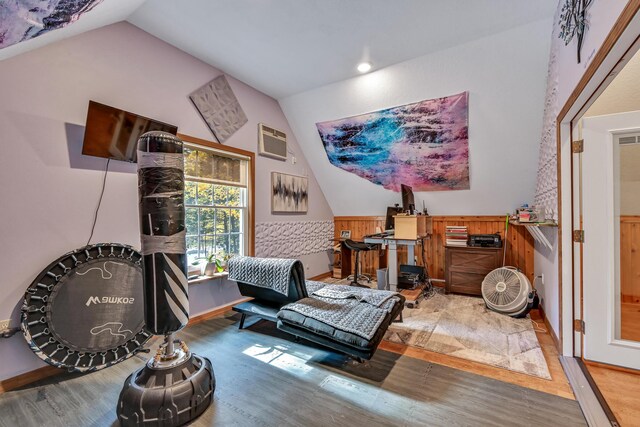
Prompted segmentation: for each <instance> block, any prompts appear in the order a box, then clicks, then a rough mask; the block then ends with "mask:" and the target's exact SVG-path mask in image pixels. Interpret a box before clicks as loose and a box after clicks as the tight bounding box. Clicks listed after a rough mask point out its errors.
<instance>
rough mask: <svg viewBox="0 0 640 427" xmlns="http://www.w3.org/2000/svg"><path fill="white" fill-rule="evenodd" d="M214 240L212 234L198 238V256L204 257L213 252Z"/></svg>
mask: <svg viewBox="0 0 640 427" xmlns="http://www.w3.org/2000/svg"><path fill="white" fill-rule="evenodd" d="M215 242H216V238H215V236H214V235H212V234H204V235H202V236H201V237H200V256H201V257H203V258H204V257H206V256H207V255H209V254H210V253H212V252H213V251H214V248H215Z"/></svg>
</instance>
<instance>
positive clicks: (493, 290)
mask: <svg viewBox="0 0 640 427" xmlns="http://www.w3.org/2000/svg"><path fill="white" fill-rule="evenodd" d="M482 298H484V302H485V304H486V305H487V307H488V308H489V309H490V310H493V311H495V312H497V313H501V314H506V315H509V316H511V317H524V316H526V315H527V313H529V311H531V309H532V308H533V307H534V305H535V302H536V301H535V300H536V299H537V295H536V291H535V289H533V287H532V286H531V282H529V279H527V276H525V275H524V274H522V273H521V272H520V271H519V270H518V269H516V268H514V267H500V268H496V269H495V270H493V271H491V272H490V273H489V274H487V276H486V277H485V278H484V280H483V281H482Z"/></svg>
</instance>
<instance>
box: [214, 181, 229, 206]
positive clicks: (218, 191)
mask: <svg viewBox="0 0 640 427" xmlns="http://www.w3.org/2000/svg"><path fill="white" fill-rule="evenodd" d="M228 189H229V187H227V186H225V185H216V186H215V188H214V190H213V204H214V205H216V206H227V198H228Z"/></svg>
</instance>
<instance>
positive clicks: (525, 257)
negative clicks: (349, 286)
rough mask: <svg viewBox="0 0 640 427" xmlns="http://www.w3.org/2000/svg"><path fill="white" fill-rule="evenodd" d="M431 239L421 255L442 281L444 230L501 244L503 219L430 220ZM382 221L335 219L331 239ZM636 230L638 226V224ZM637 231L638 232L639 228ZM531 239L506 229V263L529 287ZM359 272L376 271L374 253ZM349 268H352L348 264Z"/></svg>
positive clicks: (403, 255) (402, 257) (369, 229)
mask: <svg viewBox="0 0 640 427" xmlns="http://www.w3.org/2000/svg"><path fill="white" fill-rule="evenodd" d="M432 218H433V235H432V236H431V239H429V240H426V245H425V255H426V259H427V268H428V270H429V274H430V275H431V277H432V278H434V279H440V280H444V278H445V274H444V271H445V268H444V267H445V253H444V242H445V238H444V230H445V227H446V226H447V225H466V226H467V227H468V230H469V234H491V233H499V234H500V236H502V239H503V240H504V234H505V217H504V216H433V217H432ZM384 223H385V217H383V216H337V217H335V218H334V225H335V227H334V230H335V231H334V232H335V238H336V239H338V238H339V237H340V232H341V231H342V230H350V231H351V238H352V239H353V240H362V238H363V237H364V236H365V235H367V234H373V233H375V232H376V227H380V229H384V225H385V224H384ZM638 225H639V226H640V223H639V224H638ZM639 230H640V228H639ZM504 243H505V242H503V244H504ZM533 250H534V240H533V237H531V235H530V234H529V232H528V231H527V230H526V229H525V228H524V227H517V226H511V225H510V226H509V232H508V236H507V242H506V251H507V255H506V263H505V265H511V266H514V267H517V268H519V269H520V270H522V271H523V272H524V273H525V274H526V275H527V277H528V278H529V280H530V281H531V283H533V276H534V273H533ZM420 252H421V250H420V249H419V248H416V255H417V257H418V264H420V265H423V261H422V255H421V253H420ZM360 257H361V259H360V262H361V263H362V271H363V272H365V273H366V274H372V275H373V277H375V272H376V270H377V269H378V254H376V253H374V252H368V253H366V252H365V253H362V254H361V255H360ZM398 262H399V263H402V264H404V263H406V262H407V252H406V250H405V249H401V250H399V251H398ZM351 265H355V264H354V263H352V264H351Z"/></svg>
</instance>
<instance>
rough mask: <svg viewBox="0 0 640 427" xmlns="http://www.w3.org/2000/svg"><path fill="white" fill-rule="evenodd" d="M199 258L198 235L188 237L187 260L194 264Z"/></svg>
mask: <svg viewBox="0 0 640 427" xmlns="http://www.w3.org/2000/svg"><path fill="white" fill-rule="evenodd" d="M196 258H198V237H197V236H194V237H187V262H188V263H189V264H193V262H194V261H195V260H196Z"/></svg>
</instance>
